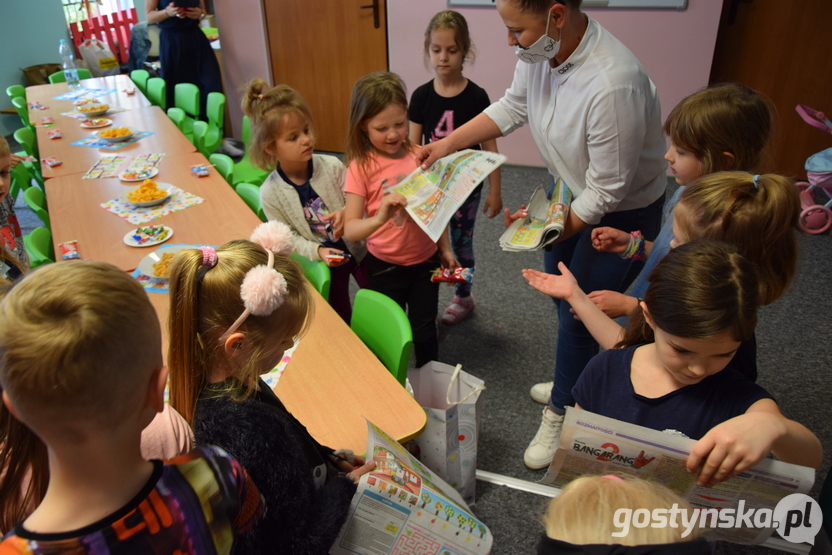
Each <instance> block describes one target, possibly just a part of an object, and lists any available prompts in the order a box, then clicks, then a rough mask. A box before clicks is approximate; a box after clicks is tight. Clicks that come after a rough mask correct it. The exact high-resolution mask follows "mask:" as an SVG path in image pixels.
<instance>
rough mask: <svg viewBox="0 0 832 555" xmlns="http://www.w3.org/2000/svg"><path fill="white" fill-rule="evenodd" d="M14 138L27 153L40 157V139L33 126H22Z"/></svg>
mask: <svg viewBox="0 0 832 555" xmlns="http://www.w3.org/2000/svg"><path fill="white" fill-rule="evenodd" d="M14 140H15V141H17V142H18V143H19V144H20V146H22V147H23V150H25V151H26V154H28V155H29V156H34V157H35V158H38V159H40V156H39V154H38V139H37V136H36V135H35V131H34V130H33V129H32V128H31V127H21V128H20V129H18V130H17V131H15V132H14Z"/></svg>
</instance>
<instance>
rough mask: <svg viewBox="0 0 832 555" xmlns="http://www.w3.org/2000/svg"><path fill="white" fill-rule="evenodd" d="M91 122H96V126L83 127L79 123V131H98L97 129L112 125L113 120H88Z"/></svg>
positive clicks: (82, 124) (83, 125)
mask: <svg viewBox="0 0 832 555" xmlns="http://www.w3.org/2000/svg"><path fill="white" fill-rule="evenodd" d="M89 119H92V120H96V122H97V123H96V125H85V124H84V123H81V129H98V128H99V127H107V126H108V125H112V124H113V120H111V119H107V118H89Z"/></svg>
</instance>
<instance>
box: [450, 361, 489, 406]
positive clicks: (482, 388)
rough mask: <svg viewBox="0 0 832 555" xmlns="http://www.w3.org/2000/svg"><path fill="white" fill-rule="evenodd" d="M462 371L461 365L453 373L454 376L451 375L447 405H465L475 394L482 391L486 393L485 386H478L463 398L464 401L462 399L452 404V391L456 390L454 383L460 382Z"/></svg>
mask: <svg viewBox="0 0 832 555" xmlns="http://www.w3.org/2000/svg"><path fill="white" fill-rule="evenodd" d="M461 371H462V365H461V364H457V365H456V368H454V373H453V374H451V381H450V383H449V384H448V391H447V393H445V402H446V403H448V404H449V405H458V404H460V403H464V402H465V401H467V400H468V399H470V398H471V396H472V395H473V394H474V393H478V392H480V391H485V386H484V385H478V386H476V387H475V388H474V389H472V390H471V392H470V393H469V394H468V395H466V396H465V397H463V398H462V399H460V400H459V401H457V402H455V403H452V402H451V390H452V389H453V388H454V383H456V382H457V381H459V373H460V372H461Z"/></svg>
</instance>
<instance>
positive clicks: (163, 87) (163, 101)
mask: <svg viewBox="0 0 832 555" xmlns="http://www.w3.org/2000/svg"><path fill="white" fill-rule="evenodd" d="M166 94H167V83H165V80H164V79H162V78H161V77H151V78H150V79H148V80H147V99H148V100H149V101H150V103H151V104H153V105H154V106H158V107H159V108H161V109H162V110H167V109H168V100H167V97H166V96H165V95H166Z"/></svg>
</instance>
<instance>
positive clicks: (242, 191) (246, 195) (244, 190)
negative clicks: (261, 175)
mask: <svg viewBox="0 0 832 555" xmlns="http://www.w3.org/2000/svg"><path fill="white" fill-rule="evenodd" d="M234 189H235V190H236V191H237V194H238V195H240V198H241V199H243V201H244V202H245V203H246V204H247V205H248V207H249V208H251V209H252V210H253V211H254V213H255V214H257V217H258V218H260V219H261V220H263V221H264V222H265V221H266V214H265V213H264V212H263V205H262V204H261V203H260V187H258V186H257V185H252V184H251V183H238V184H237V186H236V187H235V188H234Z"/></svg>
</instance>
